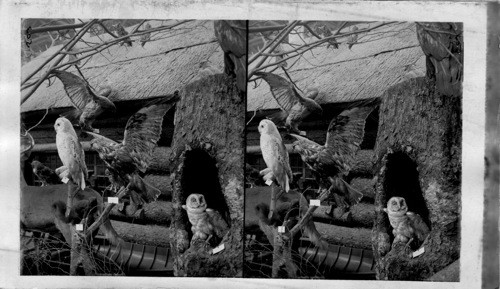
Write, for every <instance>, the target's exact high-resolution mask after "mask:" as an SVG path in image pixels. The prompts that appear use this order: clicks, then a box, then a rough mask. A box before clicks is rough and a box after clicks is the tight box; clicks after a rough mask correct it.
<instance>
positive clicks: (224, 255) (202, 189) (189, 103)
mask: <svg viewBox="0 0 500 289" xmlns="http://www.w3.org/2000/svg"><path fill="white" fill-rule="evenodd" d="M244 121H245V102H244V99H243V97H242V96H241V95H240V93H239V91H238V90H237V88H236V85H235V82H234V81H233V79H232V78H228V77H226V76H225V75H221V74H218V75H213V76H209V77H206V78H202V79H200V80H198V81H195V82H193V83H191V84H189V85H187V86H186V87H185V88H184V89H183V90H182V92H181V100H180V101H179V103H178V104H177V111H176V114H175V132H174V139H173V145H172V155H171V157H170V164H171V168H172V172H173V180H174V181H173V188H174V192H173V204H174V218H173V228H174V230H175V232H174V238H173V240H172V246H171V247H172V250H173V253H174V256H175V263H174V271H175V275H176V276H206V277H208V276H214V277H215V276H217V277H222V276H236V275H238V274H241V268H242V262H243V259H242V245H243V244H242V243H243V239H242V229H243V157H244V129H245V126H244ZM200 162H201V163H200ZM196 164H200V167H197V165H196ZM193 181H194V182H197V184H194V183H192V182H193ZM194 192H197V193H202V194H203V195H204V196H205V198H206V200H207V203H208V207H209V208H210V207H211V206H212V207H211V208H213V209H215V210H218V211H219V213H221V215H222V216H223V218H226V219H227V221H228V225H229V227H230V229H229V231H228V232H227V234H225V235H224V236H223V238H222V240H221V241H220V242H219V244H224V250H222V251H221V252H219V253H217V254H212V250H211V248H210V247H211V246H209V247H208V248H207V246H201V247H200V246H195V245H194V244H191V242H190V240H191V235H192V233H191V224H190V223H189V220H188V217H187V213H186V211H185V210H184V209H182V207H181V206H182V205H184V204H185V203H186V199H187V197H188V196H189V194H191V193H194Z"/></svg>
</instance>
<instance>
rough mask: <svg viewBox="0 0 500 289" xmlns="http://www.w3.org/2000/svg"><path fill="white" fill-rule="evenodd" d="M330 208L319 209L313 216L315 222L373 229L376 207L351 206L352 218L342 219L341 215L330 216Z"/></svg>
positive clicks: (366, 205)
mask: <svg viewBox="0 0 500 289" xmlns="http://www.w3.org/2000/svg"><path fill="white" fill-rule="evenodd" d="M330 209H331V207H330V206H321V207H319V208H318V209H317V210H316V211H315V212H314V215H313V220H314V221H315V222H321V223H328V224H334V225H339V226H345V227H363V228H371V227H373V220H374V219H375V206H374V205H371V204H365V203H359V204H355V205H353V206H351V208H350V210H349V211H350V216H351V217H350V218H348V219H345V218H341V215H339V214H336V213H335V211H334V213H333V214H330ZM335 210H338V208H335Z"/></svg>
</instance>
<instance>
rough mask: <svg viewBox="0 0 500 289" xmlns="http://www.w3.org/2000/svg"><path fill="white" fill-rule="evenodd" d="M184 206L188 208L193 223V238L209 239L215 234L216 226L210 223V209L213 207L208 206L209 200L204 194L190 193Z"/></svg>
mask: <svg viewBox="0 0 500 289" xmlns="http://www.w3.org/2000/svg"><path fill="white" fill-rule="evenodd" d="M182 208H183V209H184V210H186V212H187V215H188V218H189V222H190V223H191V231H192V232H193V238H192V240H194V239H201V240H207V239H208V238H209V237H211V236H212V235H213V234H214V226H213V225H212V224H211V223H210V219H209V215H208V211H211V210H212V209H209V208H207V202H206V201H205V197H204V196H203V195H202V194H191V195H189V196H188V198H187V199H186V204H185V205H182Z"/></svg>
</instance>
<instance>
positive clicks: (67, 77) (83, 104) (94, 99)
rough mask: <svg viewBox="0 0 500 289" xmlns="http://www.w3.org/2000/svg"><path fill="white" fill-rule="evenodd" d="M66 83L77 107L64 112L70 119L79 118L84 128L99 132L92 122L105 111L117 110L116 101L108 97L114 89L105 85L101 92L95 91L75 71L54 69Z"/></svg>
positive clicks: (68, 92) (66, 89)
mask: <svg viewBox="0 0 500 289" xmlns="http://www.w3.org/2000/svg"><path fill="white" fill-rule="evenodd" d="M52 74H54V75H55V76H56V77H57V78H59V80H61V82H62V83H63V85H64V90H65V91H66V94H67V95H68V97H69V99H70V101H71V103H73V105H74V107H75V109H74V110H72V111H70V112H68V113H66V114H64V115H63V116H65V117H67V118H68V119H77V120H78V124H79V125H80V127H81V128H82V129H83V130H89V131H92V132H98V130H95V129H94V128H92V124H93V123H94V121H95V120H96V118H97V117H99V116H100V115H101V114H102V113H103V112H105V111H111V112H114V111H116V107H115V105H114V103H113V102H112V101H111V100H109V99H108V96H109V95H110V94H111V92H112V90H111V88H109V87H103V88H102V89H101V90H100V91H99V93H94V92H93V91H92V89H91V88H90V86H89V85H88V83H87V82H86V81H85V80H83V79H82V78H80V77H78V76H76V75H74V74H73V73H70V72H67V71H61V70H54V71H52Z"/></svg>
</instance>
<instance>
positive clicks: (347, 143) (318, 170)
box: [290, 106, 374, 209]
mask: <svg viewBox="0 0 500 289" xmlns="http://www.w3.org/2000/svg"><path fill="white" fill-rule="evenodd" d="M373 109H374V107H373V106H366V107H356V108H353V109H350V110H346V111H344V112H342V113H341V114H340V115H338V116H337V117H336V118H334V119H333V120H332V121H331V122H330V125H329V126H328V131H327V134H326V142H325V145H320V144H318V143H316V142H314V141H312V140H309V139H307V138H305V137H302V136H300V135H296V134H290V135H291V136H292V137H293V138H295V139H296V141H295V142H294V143H293V144H292V147H293V149H294V150H295V151H296V152H298V153H299V154H300V157H301V158H302V161H303V162H304V163H306V164H307V165H308V167H309V168H310V169H311V170H312V171H313V173H315V175H316V178H317V179H318V183H319V184H320V186H323V187H325V188H329V190H330V191H332V192H333V193H334V197H335V201H336V203H337V206H338V207H340V208H344V209H348V208H349V207H350V206H351V204H353V203H358V202H359V201H360V200H361V198H362V197H363V195H362V194H361V193H360V192H357V191H355V190H354V189H352V188H350V187H349V185H348V184H347V183H346V182H345V181H344V179H343V178H344V177H345V176H346V175H347V174H348V173H349V171H350V169H351V166H352V165H353V162H354V156H355V154H356V152H357V151H358V150H359V145H360V144H361V142H362V140H363V136H364V128H365V119H366V118H367V116H368V115H369V114H370V113H371V112H372V110H373Z"/></svg>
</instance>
